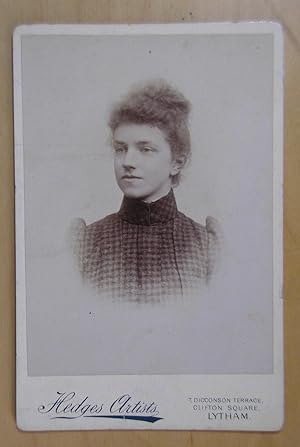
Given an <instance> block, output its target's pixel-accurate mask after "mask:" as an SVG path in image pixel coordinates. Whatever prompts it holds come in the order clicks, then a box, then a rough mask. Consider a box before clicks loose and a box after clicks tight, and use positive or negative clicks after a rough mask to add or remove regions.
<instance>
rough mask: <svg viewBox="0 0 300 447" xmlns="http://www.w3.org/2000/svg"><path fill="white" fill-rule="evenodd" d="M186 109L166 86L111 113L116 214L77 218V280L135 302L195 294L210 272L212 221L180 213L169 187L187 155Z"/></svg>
mask: <svg viewBox="0 0 300 447" xmlns="http://www.w3.org/2000/svg"><path fill="white" fill-rule="evenodd" d="M189 111H190V104H189V102H188V101H187V100H186V99H185V97H184V96H183V95H182V94H181V93H180V92H179V91H177V90H176V89H174V88H173V87H171V86H170V85H169V84H168V83H166V82H164V81H156V82H150V83H148V84H146V85H144V86H143V87H140V88H136V89H134V90H132V91H131V92H130V93H129V94H128V96H127V97H125V99H124V100H122V101H121V102H120V103H118V104H117V105H116V106H115V107H114V108H113V110H112V112H111V116H110V121H109V126H110V129H111V133H112V146H113V151H114V170H115V176H116V180H117V183H118V185H119V187H120V189H121V190H122V192H123V194H124V198H123V201H122V204H121V207H120V210H119V211H118V212H117V213H115V214H112V215H109V216H107V217H105V218H104V219H101V220H99V221H97V222H95V223H92V224H91V225H86V224H85V222H84V221H83V220H80V225H79V229H78V233H77V238H76V246H75V253H76V256H77V259H78V262H79V268H80V271H81V274H82V277H83V279H84V280H85V281H86V282H87V283H89V284H91V285H93V286H94V287H96V288H97V289H98V291H99V292H100V293H103V294H104V295H106V296H108V297H112V298H122V299H127V300H130V301H136V302H160V301H162V299H164V298H167V297H176V296H181V297H184V296H186V295H188V294H190V293H197V291H198V290H199V288H200V287H201V285H203V284H207V282H208V281H209V279H210V278H211V276H212V275H213V273H214V270H215V265H216V260H217V257H218V253H219V246H220V243H219V235H218V224H217V222H216V221H215V219H213V218H211V217H208V218H207V219H206V225H205V226H203V225H200V224H199V223H196V222H194V221H193V220H192V219H190V218H189V217H187V216H185V215H184V214H183V213H181V212H180V211H178V209H177V205H176V200H175V196H174V192H173V188H174V187H176V186H177V185H178V184H179V181H180V176H181V172H182V169H183V168H184V166H185V165H186V163H187V162H188V160H189V158H190V154H191V145H190V134H189V129H188V115H189Z"/></svg>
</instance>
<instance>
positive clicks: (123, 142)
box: [113, 139, 126, 145]
mask: <svg viewBox="0 0 300 447" xmlns="http://www.w3.org/2000/svg"><path fill="white" fill-rule="evenodd" d="M113 143H115V144H124V145H125V144H126V143H125V141H120V140H115V139H113Z"/></svg>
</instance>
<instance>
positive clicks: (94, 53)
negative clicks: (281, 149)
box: [15, 24, 280, 377]
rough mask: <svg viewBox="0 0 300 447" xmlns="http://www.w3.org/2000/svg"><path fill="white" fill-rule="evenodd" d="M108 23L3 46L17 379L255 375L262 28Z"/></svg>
mask: <svg viewBox="0 0 300 447" xmlns="http://www.w3.org/2000/svg"><path fill="white" fill-rule="evenodd" d="M125 27H126V26H125V25H124V27H123V28H122V27H119V28H118V26H115V27H114V26H113V25H112V26H110V27H105V26H103V27H101V26H100V27H99V28H97V26H94V27H93V26H90V27H89V26H86V27H83V28H80V26H79V27H77V28H76V27H75V29H73V28H72V27H71V28H69V29H68V26H65V27H64V26H61V27H59V26H57V27H55V26H54V27H52V28H51V26H50V27H47V26H45V27H43V26H41V27H40V28H39V27H38V26H37V27H36V29H35V30H34V32H31V29H30V27H26V26H24V27H21V30H20V31H19V34H18V36H17V37H18V38H19V39H20V47H18V48H19V49H18V51H19V53H17V57H18V55H19V56H20V59H18V60H19V65H18V67H19V68H18V70H19V71H16V73H17V76H19V78H17V79H18V80H19V81H20V84H17V85H21V94H20V95H19V98H21V99H20V100H19V101H18V102H17V107H18V109H17V110H16V109H15V114H16V118H15V119H16V120H17V121H16V122H17V124H16V126H17V129H18V128H19V129H20V128H22V132H20V133H17V134H16V136H15V147H16V160H17V161H16V163H17V166H19V168H18V169H19V171H17V175H16V183H17V187H18V188H19V189H18V191H19V190H20V191H21V193H20V198H19V199H18V200H20V203H21V202H22V204H23V205H22V206H24V208H22V207H21V208H20V210H21V211H20V213H19V214H17V220H18V219H19V218H18V215H19V216H23V218H24V222H23V224H24V225H23V227H22V228H23V230H22V232H21V233H18V234H20V236H19V239H18V240H19V250H20V252H19V253H21V255H20V256H21V258H20V259H21V261H20V262H21V264H18V265H21V266H23V267H22V268H23V270H22V269H21V268H20V271H21V270H22V271H24V275H23V276H22V274H21V276H20V277H21V278H22V279H21V281H20V282H19V284H21V285H20V286H19V287H20V290H21V292H20V296H22V297H23V298H22V299H24V301H22V302H23V303H24V307H22V309H23V308H24V309H25V313H22V315H23V316H22V321H23V318H24V325H26V340H25V341H22V343H24V346H25V345H26V362H25V363H26V368H27V373H28V377H45V376H53V377H60V376H82V377H84V376H105V375H108V376H131V375H142V376H144V375H145V376H153V377H154V376H156V375H159V376H162V375H168V376H173V375H243V374H244V375H258V374H259V375H268V374H272V373H273V371H274V350H273V345H274V250H275V251H276V247H275V248H274V245H273V243H274V209H275V208H276V204H275V202H274V183H273V180H274V166H275V164H276V163H277V162H276V159H275V158H274V144H275V143H274V141H275V140H274V34H273V32H272V29H271V31H269V29H268V28H267V30H265V29H264V28H263V27H262V28H261V31H260V28H259V27H258V30H257V31H255V32H251V28H249V29H247V27H245V30H244V29H243V28H242V26H240V28H238V30H235V29H233V32H230V29H227V28H226V27H225V28H224V29H225V30H226V32H225V31H224V30H223V31H222V28H220V29H218V26H216V32H214V28H205V27H204V28H203V30H202V31H201V32H198V31H197V29H198V28H197V24H195V26H194V28H193V27H192V25H191V27H190V28H189V27H184V26H183V27H181V26H180V24H179V25H178V27H177V28H176V29H175V26H173V28H172V25H170V26H169V28H168V26H166V25H165V26H163V25H161V26H159V25H157V28H155V26H153V27H152V28H151V25H149V26H148V27H147V26H146V27H145V29H144V28H142V29H141V30H139V28H137V29H135V28H133V31H131V28H130V26H128V32H127V28H126V29H125ZM199 29H200V30H201V27H200V28H199ZM168 30H169V31H168ZM20 61H21V62H20ZM15 82H16V81H15ZM15 85H16V84H15ZM15 88H16V87H15ZM20 123H21V124H20ZM18 126H20V127H18ZM274 160H275V161H274ZM20 172H21V174H20ZM274 207H275V208H274ZM22 209H23V212H22ZM279 209H280V206H279ZM17 213H18V211H17ZM20 219H21V217H20ZM17 225H18V221H17ZM19 231H20V230H19ZM276 243H277V242H276ZM17 245H18V243H17ZM20 247H21V249H20ZM22 260H23V261H22ZM22 262H23V264H22ZM17 271H18V269H17ZM276 293H277V292H276ZM24 349H25V348H24Z"/></svg>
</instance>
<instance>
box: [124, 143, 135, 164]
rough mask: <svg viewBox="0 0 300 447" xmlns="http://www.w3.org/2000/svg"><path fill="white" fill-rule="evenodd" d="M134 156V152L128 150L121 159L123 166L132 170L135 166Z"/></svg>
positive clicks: (131, 149) (130, 149)
mask: <svg viewBox="0 0 300 447" xmlns="http://www.w3.org/2000/svg"><path fill="white" fill-rule="evenodd" d="M136 155H137V154H136V151H135V150H134V149H133V148H128V150H127V152H126V154H125V156H124V159H123V166H125V167H131V168H134V167H135V166H136Z"/></svg>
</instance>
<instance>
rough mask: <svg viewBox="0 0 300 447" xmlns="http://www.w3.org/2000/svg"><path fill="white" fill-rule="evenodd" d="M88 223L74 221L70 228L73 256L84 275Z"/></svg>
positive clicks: (81, 220)
mask: <svg viewBox="0 0 300 447" xmlns="http://www.w3.org/2000/svg"><path fill="white" fill-rule="evenodd" d="M85 233H86V223H85V221H84V220H83V219H81V218H77V219H74V220H73V221H72V223H71V228H70V236H71V237H70V240H71V249H72V252H73V256H74V259H75V262H76V264H77V267H78V268H79V271H80V272H81V273H83V268H84V262H83V261H84V256H85V239H86V238H85Z"/></svg>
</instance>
